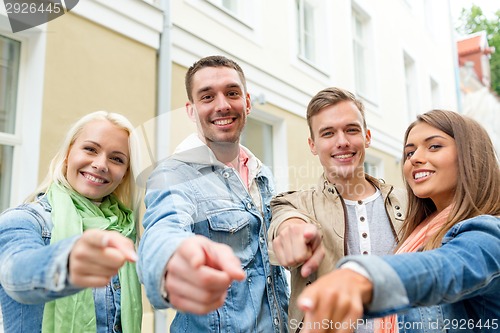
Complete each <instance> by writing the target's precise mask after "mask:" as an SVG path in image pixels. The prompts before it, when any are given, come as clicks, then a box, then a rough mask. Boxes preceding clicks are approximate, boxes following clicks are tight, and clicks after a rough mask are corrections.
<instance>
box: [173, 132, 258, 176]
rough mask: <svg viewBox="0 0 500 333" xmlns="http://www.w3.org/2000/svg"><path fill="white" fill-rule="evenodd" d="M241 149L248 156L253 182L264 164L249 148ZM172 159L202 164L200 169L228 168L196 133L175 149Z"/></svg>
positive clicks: (249, 174)
mask: <svg viewBox="0 0 500 333" xmlns="http://www.w3.org/2000/svg"><path fill="white" fill-rule="evenodd" d="M240 148H241V149H243V150H244V151H245V153H246V154H247V155H248V163H247V166H248V179H249V180H251V179H253V178H255V177H256V176H257V174H258V173H259V171H260V169H261V167H262V162H261V161H260V160H259V159H258V158H257V157H256V156H255V155H254V154H253V153H252V152H251V151H250V150H249V149H248V148H246V147H244V146H242V145H240ZM171 158H172V159H175V160H178V161H181V162H185V163H192V164H200V168H202V167H206V166H218V167H221V168H226V167H227V166H226V165H225V164H224V163H222V162H220V161H219V160H218V159H217V157H215V154H214V152H213V151H212V149H210V147H208V146H207V145H206V144H205V143H204V142H203V141H201V139H200V138H199V137H198V135H197V134H196V133H193V134H191V135H189V136H188V137H187V138H186V139H184V140H183V141H182V142H181V143H180V144H179V145H178V146H177V147H176V148H175V151H174V153H173V155H172V156H171Z"/></svg>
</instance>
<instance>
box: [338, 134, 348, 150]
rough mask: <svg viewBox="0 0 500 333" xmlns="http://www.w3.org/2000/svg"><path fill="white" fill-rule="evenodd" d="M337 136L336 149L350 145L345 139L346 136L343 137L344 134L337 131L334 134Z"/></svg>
mask: <svg viewBox="0 0 500 333" xmlns="http://www.w3.org/2000/svg"><path fill="white" fill-rule="evenodd" d="M336 135H337V147H338V148H340V147H349V145H350V143H349V140H348V139H347V136H346V135H345V133H344V132H342V131H338V132H337V133H336Z"/></svg>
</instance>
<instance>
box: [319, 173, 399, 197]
mask: <svg viewBox="0 0 500 333" xmlns="http://www.w3.org/2000/svg"><path fill="white" fill-rule="evenodd" d="M365 179H366V180H368V182H369V183H370V184H372V185H373V186H375V187H376V188H377V189H379V190H380V192H381V193H382V195H383V196H384V197H386V196H387V195H389V193H390V192H391V191H392V188H393V187H392V185H388V184H386V183H385V181H384V180H382V179H377V178H375V177H372V176H370V175H368V174H366V173H365ZM318 188H319V189H321V191H322V192H325V191H326V192H330V193H335V194H336V195H337V196H340V194H339V192H338V190H337V188H336V187H335V184H332V183H330V182H329V181H328V179H326V176H325V174H324V173H323V174H322V175H321V177H319V182H318Z"/></svg>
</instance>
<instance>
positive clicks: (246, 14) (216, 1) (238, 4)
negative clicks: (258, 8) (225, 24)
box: [208, 0, 253, 23]
mask: <svg viewBox="0 0 500 333" xmlns="http://www.w3.org/2000/svg"><path fill="white" fill-rule="evenodd" d="M208 2H210V3H211V4H213V5H215V6H217V7H218V8H220V9H222V10H223V11H224V12H226V13H228V14H230V15H231V16H233V17H234V18H236V19H238V20H240V21H242V22H245V23H249V22H250V21H251V13H252V12H253V10H252V8H250V7H249V6H250V5H251V3H250V2H249V1H240V0H208Z"/></svg>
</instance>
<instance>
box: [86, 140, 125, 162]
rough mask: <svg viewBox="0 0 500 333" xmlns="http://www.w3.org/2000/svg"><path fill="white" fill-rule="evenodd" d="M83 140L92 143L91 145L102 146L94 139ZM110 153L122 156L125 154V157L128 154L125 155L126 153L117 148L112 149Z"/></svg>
mask: <svg viewBox="0 0 500 333" xmlns="http://www.w3.org/2000/svg"><path fill="white" fill-rule="evenodd" d="M83 142H87V143H91V144H93V145H96V146H97V147H99V148H102V146H101V145H100V144H99V143H97V142H95V141H92V140H85V141H83ZM111 153H113V154H120V155H123V156H125V157H126V158H128V155H127V154H125V153H124V152H121V151H119V150H114V151H112V152H111Z"/></svg>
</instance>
